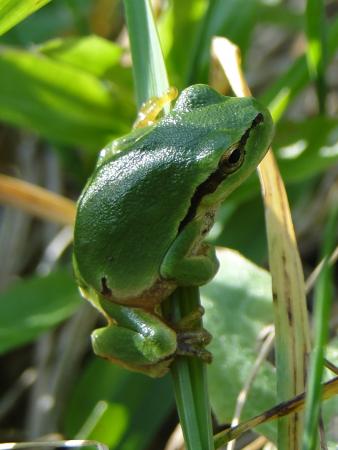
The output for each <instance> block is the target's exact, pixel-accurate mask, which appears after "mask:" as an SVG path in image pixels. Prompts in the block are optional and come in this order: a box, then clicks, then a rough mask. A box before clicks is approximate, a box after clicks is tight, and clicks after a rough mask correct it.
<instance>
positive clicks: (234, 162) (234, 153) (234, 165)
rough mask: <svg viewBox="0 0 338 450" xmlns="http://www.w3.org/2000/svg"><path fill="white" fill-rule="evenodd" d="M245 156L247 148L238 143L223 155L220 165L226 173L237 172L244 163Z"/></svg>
mask: <svg viewBox="0 0 338 450" xmlns="http://www.w3.org/2000/svg"><path fill="white" fill-rule="evenodd" d="M244 156H245V150H244V148H243V146H241V145H240V144H238V145H237V146H235V147H234V148H233V149H232V150H231V151H230V152H227V153H226V154H225V155H223V157H222V159H221V160H220V162H219V165H218V167H219V168H220V169H221V170H222V172H223V173H226V174H228V173H232V172H235V170H237V169H239V167H241V165H242V164H243V161H244Z"/></svg>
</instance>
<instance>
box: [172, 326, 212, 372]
mask: <svg viewBox="0 0 338 450" xmlns="http://www.w3.org/2000/svg"><path fill="white" fill-rule="evenodd" d="M211 339H212V336H211V334H210V333H208V331H206V330H204V329H203V328H201V329H200V330H192V331H178V333H177V350H176V354H177V355H180V356H196V357H197V358H200V359H202V360H203V361H204V362H206V363H208V364H209V363H211V361H212V354H211V353H210V352H209V351H208V350H206V349H205V348H204V346H205V345H207V344H209V342H210V341H211Z"/></svg>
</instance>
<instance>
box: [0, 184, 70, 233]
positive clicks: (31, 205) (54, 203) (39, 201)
mask: <svg viewBox="0 0 338 450" xmlns="http://www.w3.org/2000/svg"><path fill="white" fill-rule="evenodd" d="M0 203H3V204H5V205H11V206H15V207H17V208H20V209H23V210H24V211H27V212H28V213H30V214H33V215H34V216H37V217H39V218H41V219H47V220H50V221H52V222H56V223H59V224H62V225H73V224H74V221H75V211H76V204H75V202H73V201H72V200H69V199H68V198H65V197H62V196H61V195H58V194H54V193H53V192H50V191H47V190H46V189H43V188H41V187H39V186H36V185H34V184H31V183H28V182H27V181H22V180H18V179H17V178H13V177H10V176H7V175H0Z"/></svg>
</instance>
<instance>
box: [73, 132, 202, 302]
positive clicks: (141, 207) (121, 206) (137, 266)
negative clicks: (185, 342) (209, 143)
mask: <svg viewBox="0 0 338 450" xmlns="http://www.w3.org/2000/svg"><path fill="white" fill-rule="evenodd" d="M170 129H171V127H169V128H168V127H167V126H165V127H162V128H161V127H157V129H156V127H155V129H154V131H152V133H149V134H148V135H147V136H145V138H143V139H141V140H140V142H138V143H137V145H136V146H135V147H134V148H132V149H131V150H127V151H122V152H120V153H118V154H117V155H115V156H114V157H113V158H112V159H111V160H107V161H106V162H104V163H103V164H102V165H101V166H99V167H98V169H97V170H96V171H95V173H94V175H93V177H92V179H93V180H94V179H95V182H93V183H91V182H89V184H88V185H87V187H86V189H85V190H84V192H83V194H82V196H81V198H80V200H79V205H78V211H79V213H78V216H77V220H76V227H75V237H74V253H75V258H76V260H77V264H78V266H79V269H80V270H79V272H80V273H81V275H82V276H83V277H84V279H85V282H86V283H88V284H90V285H92V286H93V287H94V288H95V289H96V290H97V291H99V292H102V293H104V294H106V295H108V296H109V295H111V296H112V297H113V298H114V299H115V300H116V301H119V302H121V303H129V304H133V298H138V300H137V302H138V303H139V298H140V294H141V293H142V292H145V291H147V290H149V289H150V288H151V289H152V290H151V293H150V294H151V296H152V298H153V301H154V302H156V301H158V300H157V299H156V297H158V299H161V298H163V296H164V295H163V290H166V291H167V292H170V291H171V290H173V288H174V287H175V284H174V283H173V282H170V281H165V280H162V281H161V282H158V280H159V279H160V273H159V271H160V267H161V263H162V261H163V258H164V256H165V254H166V252H167V250H168V248H169V247H170V245H171V243H172V242H173V241H174V239H175V237H176V236H177V234H178V230H179V226H180V223H181V221H182V220H183V218H184V217H185V215H186V214H187V211H188V209H189V206H190V199H191V197H192V195H193V193H194V190H195V188H196V185H197V184H199V182H200V181H201V180H203V179H204V173H201V174H198V171H196V166H195V164H192V162H191V161H189V158H191V157H192V155H190V156H189V152H188V150H187V148H186V147H185V148H183V147H182V142H185V143H186V141H187V136H186V135H185V136H183V135H182V136H181V138H180V136H179V133H178V134H177V127H175V126H174V127H172V130H176V133H175V135H173V134H172V133H171V132H170ZM182 132H183V131H182ZM185 133H186V130H185ZM191 139H192V140H196V145H197V142H198V141H199V136H197V135H192V136H191ZM189 145H194V143H193V142H190V144H189ZM77 255H81V258H80V257H79V258H77ZM84 255H85V256H84ZM147 301H148V300H147Z"/></svg>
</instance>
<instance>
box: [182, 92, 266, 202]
mask: <svg viewBox="0 0 338 450" xmlns="http://www.w3.org/2000/svg"><path fill="white" fill-rule="evenodd" d="M173 111H174V113H175V114H180V115H184V116H185V118H186V123H187V122H189V123H190V124H191V126H192V127H198V128H199V129H203V130H204V137H203V138H200V142H201V145H200V146H199V148H198V149H197V150H196V152H197V159H198V160H199V161H201V164H202V165H203V167H204V168H205V169H206V168H208V171H206V174H208V173H209V175H208V177H207V178H206V179H205V181H204V182H203V183H202V184H201V185H200V186H199V188H198V190H199V192H198V193H197V195H199V196H200V200H201V204H203V205H215V204H217V203H218V202H220V201H223V200H224V198H225V197H227V196H228V195H229V194H230V193H231V192H232V191H233V190H234V189H235V188H236V187H237V186H238V185H239V184H241V183H242V182H243V180H244V179H245V178H247V177H248V176H249V175H250V174H251V173H252V172H253V171H254V169H255V168H256V167H257V166H258V164H259V163H260V161H261V160H262V159H263V157H264V156H265V154H266V152H267V150H268V148H269V145H270V143H271V140H272V136H273V123H272V118H271V115H270V113H269V111H268V110H267V108H265V107H264V106H262V105H261V104H260V103H258V102H257V100H255V99H254V98H251V97H243V98H238V97H225V96H223V95H221V94H219V93H218V92H216V91H215V90H213V89H212V88H210V87H209V86H206V85H202V84H198V85H194V86H190V87H189V88H187V89H185V90H184V91H183V92H182V94H181V95H180V97H179V99H178V100H177V102H176V105H175V108H174V110H173Z"/></svg>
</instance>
